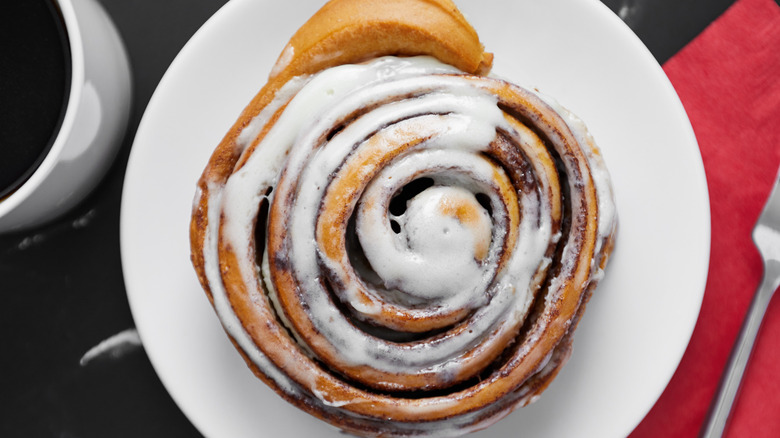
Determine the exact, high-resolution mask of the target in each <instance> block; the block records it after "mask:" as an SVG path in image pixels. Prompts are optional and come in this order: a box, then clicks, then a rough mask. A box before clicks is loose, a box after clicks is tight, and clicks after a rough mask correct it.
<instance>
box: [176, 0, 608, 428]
mask: <svg viewBox="0 0 780 438" xmlns="http://www.w3.org/2000/svg"><path fill="white" fill-rule="evenodd" d="M369 3H370V4H374V3H376V6H377V7H376V8H372V7H370V5H368V6H366V5H367V4H369ZM401 3H403V5H402V4H401ZM410 7H414V8H418V9H419V13H417V14H411V13H408V12H404V13H401V12H399V11H405V9H404V8H407V9H406V10H407V11H408V8H410ZM333 17H344V20H333ZM334 23H335V24H334ZM431 23H433V24H435V25H433V24H431ZM410 29H412V30H413V31H412V30H410ZM448 29H450V30H449V31H448ZM409 35H412V37H409ZM449 35H455V36H454V37H452V38H450V37H449ZM366 41H375V43H366ZM453 48H457V49H458V50H459V52H457V53H456V52H455V51H453V50H452V49H453ZM390 55H393V56H390ZM396 55H403V57H399V56H396ZM491 59H492V56H491V55H488V54H485V53H484V51H483V49H482V46H481V44H479V40H478V38H477V36H476V33H475V32H474V31H473V29H471V27H470V26H469V25H468V23H467V22H466V21H465V20H464V19H463V17H462V16H461V15H460V14H459V13H458V12H457V10H456V9H455V8H454V6H452V4H451V3H449V2H448V1H436V2H430V1H422V0H405V1H403V2H398V3H397V4H396V3H393V2H389V3H388V4H386V3H385V2H358V1H353V0H336V1H332V2H330V3H328V4H327V5H326V6H325V7H324V8H323V9H322V10H321V11H320V12H318V13H317V15H315V16H314V17H313V18H312V19H311V20H310V21H309V22H307V23H306V25H304V26H303V27H302V28H301V30H299V31H298V33H296V35H295V36H294V37H293V38H292V40H291V41H290V43H289V44H288V46H287V48H285V50H284V52H283V53H282V55H281V56H280V58H279V61H278V62H277V66H276V67H275V69H274V71H273V73H272V75H271V79H270V80H269V82H268V84H267V85H266V86H265V87H264V88H263V89H262V90H261V91H260V92H259V94H258V95H257V96H256V97H255V98H254V99H253V101H252V102H251V103H250V105H249V106H248V107H247V109H246V110H245V111H244V113H243V114H242V115H241V117H240V118H239V120H238V121H237V122H236V124H235V125H234V126H233V128H232V129H231V130H230V132H229V133H228V134H227V135H226V137H225V139H224V140H223V141H222V143H221V144H220V145H219V146H218V147H217V149H216V151H215V152H214V154H213V156H212V158H211V160H210V161H209V163H208V165H207V167H206V170H205V171H204V173H203V175H202V177H201V179H200V181H199V183H198V190H197V194H196V198H195V204H194V209H193V215H192V222H191V243H192V260H193V264H194V266H195V270H196V272H197V274H198V277H199V279H200V281H201V283H202V285H203V288H204V289H205V291H206V293H207V295H208V297H209V298H210V299H211V302H212V304H213V306H214V308H215V310H216V312H217V314H218V316H219V318H220V320H221V322H222V324H223V326H224V328H225V330H226V332H227V334H228V335H229V337H230V338H231V340H232V341H233V342H234V344H235V345H236V347H237V348H238V350H239V352H240V353H241V354H242V355H243V356H244V358H245V360H246V361H247V363H248V365H249V367H250V368H251V369H252V370H253V371H254V373H255V374H257V376H258V377H259V378H261V379H262V380H263V381H264V382H265V383H267V384H268V385H269V386H271V387H272V388H273V389H274V390H275V391H276V392H277V393H279V394H280V395H281V396H282V397H284V398H285V399H287V400H288V401H290V402H291V403H294V404H295V405H297V406H298V407H299V408H301V409H303V410H304V411H306V412H309V413H310V414H313V415H315V416H317V417H319V418H321V419H323V420H325V421H327V422H328V423H330V424H332V425H334V426H336V427H338V428H340V429H342V430H345V431H347V432H350V433H355V434H358V435H365V436H408V435H443V436H451V435H459V434H463V433H467V432H470V431H475V430H478V429H481V428H484V427H487V426H488V425H490V424H492V423H493V422H494V421H497V420H498V419H500V418H502V417H503V416H505V415H507V414H508V413H509V412H511V411H512V410H513V409H514V408H515V407H517V406H523V405H526V404H528V403H529V402H531V401H533V400H534V399H535V398H536V397H537V396H538V395H539V394H540V393H541V392H542V391H543V390H544V389H545V388H546V387H547V385H548V384H549V383H550V381H551V380H552V379H553V378H554V377H555V375H556V374H557V372H558V370H559V369H560V367H561V366H562V365H563V363H564V362H565V361H566V359H567V358H568V356H569V354H570V352H571V344H572V335H573V332H574V329H575V327H576V325H577V322H578V320H579V318H580V317H581V315H582V313H583V310H584V308H585V304H586V302H587V301H588V299H589V298H590V295H591V293H592V291H593V289H594V287H595V285H596V283H597V282H598V281H599V279H600V278H601V276H602V275H603V268H604V266H605V264H606V262H607V258H608V255H609V254H610V252H611V249H612V245H613V241H614V233H615V228H616V219H615V211H614V206H613V201H612V199H613V198H612V191H611V186H610V181H609V175H608V173H607V170H606V168H605V166H604V163H603V160H602V158H601V155H600V153H599V150H598V148H597V147H596V145H595V143H594V142H593V139H592V137H591V136H590V135H589V134H588V132H587V130H586V129H585V126H584V125H583V123H582V122H581V121H580V120H579V119H578V118H576V117H575V116H574V115H572V114H571V113H570V112H568V111H567V110H566V109H564V108H562V107H561V106H560V105H558V104H557V103H556V102H555V101H553V100H552V99H549V98H547V97H545V96H542V95H540V94H539V93H537V92H535V91H532V90H527V89H524V88H522V87H519V86H517V85H513V84H511V83H508V82H506V81H503V80H499V79H495V78H490V77H486V76H484V74H485V73H486V72H487V70H488V69H489V65H490V62H491Z"/></svg>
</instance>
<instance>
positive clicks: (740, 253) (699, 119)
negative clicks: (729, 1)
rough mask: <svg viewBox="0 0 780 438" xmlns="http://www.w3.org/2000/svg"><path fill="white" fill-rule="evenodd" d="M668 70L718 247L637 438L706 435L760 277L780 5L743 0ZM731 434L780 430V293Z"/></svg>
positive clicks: (778, 111)
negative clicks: (758, 239)
mask: <svg viewBox="0 0 780 438" xmlns="http://www.w3.org/2000/svg"><path fill="white" fill-rule="evenodd" d="M664 70H665V71H666V74H667V75H668V76H669V79H670V80H671V82H672V84H673V85H674V87H675V89H676V90H677V93H678V94H679V96H680V99H681V100H682V103H683V105H684V106H685V109H686V111H687V112H688V117H689V118H690V120H691V124H692V125H693V129H694V131H695V133H696V138H697V139H698V141H699V147H700V148H701V154H702V158H703V160H704V168H705V172H706V174H707V184H708V186H709V191H710V208H711V214H712V247H711V248H712V249H711V255H710V269H709V277H708V280H707V286H706V290H705V294H704V302H703V304H702V308H701V313H700V315H699V320H698V322H697V324H696V328H695V330H694V333H693V337H692V338H691V341H690V344H689V345H688V349H687V351H686V353H685V355H684V356H683V359H682V362H681V363H680V366H679V367H678V369H677V371H676V373H675V375H674V377H673V378H672V380H671V382H670V383H669V385H668V386H667V388H666V390H665V391H664V393H663V395H662V396H661V398H660V399H659V400H658V402H657V403H656V405H655V406H654V407H653V409H652V410H651V411H650V413H649V414H648V415H647V417H645V419H644V420H643V421H642V423H641V424H640V425H639V426H638V427H637V428H636V430H634V432H633V433H632V434H631V437H632V438H644V437H653V438H655V437H695V436H697V435H698V433H699V429H700V428H701V425H702V423H703V421H704V417H705V415H706V413H707V410H708V409H709V405H710V402H711V400H712V398H713V396H714V395H715V391H716V389H717V386H718V383H719V381H720V376H721V373H722V371H723V367H724V366H725V364H726V360H727V359H728V356H729V353H730V352H731V348H732V345H733V343H734V341H735V339H736V336H737V333H738V332H739V329H740V326H741V324H742V320H743V318H744V316H745V313H746V311H747V308H748V305H749V304H750V301H751V299H752V297H753V294H754V292H755V290H756V288H757V287H758V285H759V284H760V281H761V275H762V264H761V259H760V256H759V253H758V251H757V250H756V249H755V247H754V245H753V243H752V240H751V231H752V229H753V226H754V224H755V222H756V220H757V219H758V215H759V214H760V212H761V209H762V208H763V205H764V202H765V201H766V197H767V196H768V195H769V192H770V190H771V186H772V184H773V183H774V177H775V175H776V173H777V170H778V166H779V165H780V7H778V5H777V4H776V3H775V2H774V1H773V0H739V1H738V2H737V3H736V4H734V5H733V6H732V7H731V8H730V9H728V10H727V11H726V12H725V13H724V14H723V15H722V16H721V17H720V18H719V19H718V20H716V21H715V22H714V23H713V24H711V25H710V26H709V27H708V28H707V29H706V30H705V31H704V32H703V33H702V34H701V35H699V36H698V37H697V38H696V39H695V40H694V41H693V42H691V43H690V44H689V45H688V46H686V47H685V48H684V49H683V50H682V51H680V52H679V53H678V54H677V55H675V56H674V57H673V58H672V59H671V60H669V61H668V62H667V63H666V64H665V65H664ZM778 294H779V295H780V293H778ZM725 436H726V437H751V438H753V437H780V297H777V296H776V297H775V298H774V299H773V301H772V303H771V304H770V307H769V310H768V311H767V314H766V316H765V319H764V324H763V327H762V329H761V331H760V332H759V339H758V340H757V342H756V344H755V347H754V350H753V358H752V360H751V362H750V364H749V366H748V369H747V370H746V372H745V377H744V380H743V385H742V391H741V394H740V395H739V398H738V400H737V404H736V405H735V408H734V411H733V413H732V418H731V423H730V425H729V426H728V428H727V430H726V434H725Z"/></svg>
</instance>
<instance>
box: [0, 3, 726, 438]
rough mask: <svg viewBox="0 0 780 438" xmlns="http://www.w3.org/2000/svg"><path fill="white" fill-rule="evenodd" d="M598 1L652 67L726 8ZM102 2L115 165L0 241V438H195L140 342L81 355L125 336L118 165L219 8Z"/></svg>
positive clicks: (128, 325)
mask: <svg viewBox="0 0 780 438" xmlns="http://www.w3.org/2000/svg"><path fill="white" fill-rule="evenodd" d="M18 1H22V0H18ZM603 1H604V3H605V4H607V5H608V6H609V7H610V8H611V9H612V10H613V11H615V12H616V13H617V14H618V15H620V16H621V18H623V19H624V21H626V23H628V24H629V26H630V27H631V28H632V29H634V31H635V32H636V33H637V34H638V35H639V37H640V38H641V39H642V41H644V43H645V44H646V45H647V46H648V48H649V49H650V51H651V52H652V53H653V55H654V56H655V57H656V59H657V60H658V61H659V62H660V63H663V62H664V61H666V60H667V59H668V58H669V57H671V56H672V55H674V54H675V53H676V52H677V51H678V50H679V49H680V48H682V47H683V46H684V45H685V44H687V43H688V42H689V41H690V40H691V39H692V38H694V37H695V36H696V35H698V34H699V33H700V32H701V31H702V30H703V29H704V28H705V27H706V26H707V25H708V24H709V23H710V22H712V20H714V19H715V18H716V17H718V16H719V15H720V14H721V13H722V12H723V11H724V10H725V9H726V8H727V7H728V6H729V5H730V4H732V3H733V0H603ZM99 2H100V3H101V4H102V5H103V6H104V7H105V9H106V10H107V12H108V13H109V15H110V16H111V17H112V18H113V20H114V22H115V24H116V26H117V28H118V29H119V32H120V34H121V35H122V37H123V38H124V41H125V44H126V47H127V49H128V52H129V55H130V59H131V64H132V69H133V77H134V103H133V105H134V106H133V111H132V113H131V116H130V125H129V128H128V131H127V134H126V135H125V138H124V142H123V144H122V148H121V151H120V153H119V156H118V158H117V160H116V162H115V163H114V165H113V167H112V168H111V170H110V171H109V173H108V175H107V176H106V178H105V179H104V180H103V182H102V184H101V185H100V186H99V187H98V188H97V190H96V191H95V192H93V193H92V195H90V197H88V198H87V199H86V200H85V201H84V202H83V203H81V204H80V205H79V206H78V207H76V208H75V209H74V210H73V211H71V212H70V213H68V214H67V215H65V216H64V217H62V218H61V219H59V220H57V221H56V222H54V223H51V224H48V225H46V226H43V227H40V228H37V229H33V230H28V231H26V232H23V233H16V234H5V235H0V279H2V280H0V291H2V294H3V298H4V299H5V301H4V302H3V305H2V306H0V321H2V333H1V334H0V339H1V341H0V342H1V345H2V348H3V351H2V359H0V394H2V395H0V404H1V405H2V409H1V410H0V436H3V437H6V436H9V437H58V438H89V437H106V436H110V437H138V436H146V437H197V436H199V433H198V432H197V430H196V429H195V428H194V427H193V426H192V425H191V424H190V422H189V421H188V420H187V419H186V418H185V417H184V415H183V414H182V413H181V412H180V411H179V409H178V408H177V407H176V405H175V404H174V403H173V401H172V400H171V398H170V396H169V395H168V394H167V392H166V391H165V389H164V388H163V386H162V384H161V383H160V381H159V379H158V378H157V376H156V374H155V372H154V370H153V368H152V366H151V364H150V362H149V359H148V358H147V356H146V355H145V354H144V351H143V348H142V347H141V346H139V345H137V344H134V343H133V342H130V343H129V344H128V345H129V346H128V347H127V348H124V349H120V350H114V351H113V354H106V355H102V356H99V357H96V358H94V359H93V360H88V361H82V357H84V354H85V353H86V352H87V351H89V350H90V349H91V348H92V347H94V346H95V345H97V344H99V343H100V342H101V341H102V340H104V339H107V338H110V337H111V336H113V335H116V334H117V333H120V332H124V333H125V334H127V335H128V337H129V338H130V339H131V340H132V338H133V334H134V332H133V328H134V324H133V318H132V315H131V313H130V309H129V307H128V303H127V297H126V295H125V286H124V280H123V277H122V267H121V261H120V252H119V210H120V203H121V192H122V181H123V178H124V173H125V165H126V163H127V158H128V155H129V153H130V149H131V147H132V143H133V137H134V135H135V132H136V129H137V127H138V123H139V121H140V119H141V116H142V115H143V112H144V109H145V108H146V105H147V103H148V102H149V99H150V98H151V96H152V94H153V92H154V90H155V87H156V86H157V83H158V82H159V80H160V79H161V77H162V75H163V74H164V73H165V71H166V69H167V68H168V65H169V64H170V63H171V61H172V60H173V58H174V57H175V56H176V54H177V53H178V51H179V50H180V49H181V48H182V47H183V46H184V44H185V43H186V42H187V40H188V39H189V38H190V36H191V35H192V34H193V33H194V32H195V31H196V30H197V29H198V28H199V27H200V26H201V25H202V24H203V23H204V22H205V21H206V20H207V19H208V18H209V17H210V16H211V15H212V14H213V13H214V12H216V11H217V10H218V9H219V8H220V7H221V6H222V5H223V4H224V3H226V1H224V0H162V1H161V0H136V1H132V2H129V1H125V0H99ZM1 57H2V54H0V60H1ZM0 111H2V110H0Z"/></svg>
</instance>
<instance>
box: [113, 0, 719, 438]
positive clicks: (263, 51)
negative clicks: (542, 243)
mask: <svg viewBox="0 0 780 438" xmlns="http://www.w3.org/2000/svg"><path fill="white" fill-rule="evenodd" d="M319 4H320V1H318V0H310V1H297V2H295V7H292V6H291V4H290V3H289V2H279V1H271V0H264V1H259V0H234V1H232V2H231V3H229V4H228V5H226V6H225V7H224V8H223V9H222V10H220V11H219V12H218V13H217V14H216V15H215V16H214V17H213V18H212V19H211V20H209V21H208V22H207V23H206V24H205V25H204V26H203V28H202V29H201V30H200V31H199V32H198V33H197V34H196V35H195V36H194V37H193V38H192V40H191V41H190V42H189V43H188V44H187V46H186V47H185V48H184V50H182V52H181V53H180V55H179V56H178V57H177V58H176V60H175V62H174V63H173V64H172V65H171V67H170V69H169V70H168V72H167V74H166V75H165V77H164V78H163V80H162V82H161V83H160V85H159V87H158V89H157V91H156V93H155V95H154V97H153V99H152V100H151V102H150V103H149V106H148V108H147V110H146V114H145V116H144V118H143V121H142V123H141V126H140V128H139V130H138V134H137V136H136V140H135V144H134V146H133V150H132V155H131V157H130V162H129V164H128V169H127V176H126V180H125V187H124V194H123V201H122V216H121V219H122V224H121V242H122V262H123V267H124V274H125V281H126V285H127V293H128V298H129V300H130V305H131V308H132V311H133V316H134V318H135V322H136V326H137V328H138V331H139V333H140V335H141V338H142V340H143V343H144V346H145V348H146V351H147V353H148V355H149V358H150V359H151V361H152V364H153V365H154V367H155V369H156V371H157V373H158V374H159V376H160V379H161V380H162V382H163V384H164V385H165V387H166V388H167V389H168V391H169V392H170V394H171V395H172V397H173V399H174V400H175V401H176V403H178V405H179V406H180V407H181V409H182V410H183V411H184V413H185V414H186V415H187V416H188V417H189V419H190V420H191V421H192V422H193V423H194V424H195V426H196V427H197V428H198V429H199V430H200V431H201V432H202V433H203V434H204V435H206V436H207V437H211V438H217V437H230V438H236V437H254V438H256V437H276V436H289V437H308V436H333V437H336V436H338V433H337V432H335V431H334V430H333V429H331V428H330V427H328V426H326V425H325V424H324V423H321V422H320V421H318V420H316V419H314V418H312V417H309V416H308V415H306V414H304V413H302V412H300V411H298V410H297V409H296V408H293V407H291V406H289V405H287V404H286V403H285V402H284V401H282V400H281V398H279V397H278V396H276V395H275V394H274V393H273V392H272V391H271V390H269V389H268V388H266V387H265V385H264V384H263V383H262V382H260V381H259V380H258V379H256V378H255V377H254V376H253V375H252V373H251V372H250V371H249V370H248V368H247V367H246V366H245V365H244V362H243V361H242V359H241V358H240V357H239V355H238V353H237V352H236V351H235V350H234V348H233V346H232V345H231V344H230V342H229V341H228V339H227V337H226V335H225V334H224V333H223V331H222V329H221V327H220V325H219V322H218V320H217V318H216V316H215V315H214V312H213V311H212V309H211V307H210V306H209V303H208V301H207V300H206V297H205V295H204V294H203V292H202V291H201V288H200V286H199V284H198V282H197V280H196V278H195V274H194V272H193V270H192V268H191V266H190V261H189V246H188V245H189V244H188V226H189V217H190V209H191V201H192V199H193V196H194V192H195V182H196V180H197V179H198V177H199V175H200V173H201V171H202V169H203V167H204V166H205V164H206V161H207V159H208V157H209V155H210V154H211V152H212V150H213V148H214V147H215V146H216V145H217V143H218V142H219V140H220V139H221V137H222V136H223V135H224V134H225V132H227V130H228V128H229V127H230V125H231V124H232V123H233V121H234V120H235V118H236V117H237V116H238V114H239V112H240V111H241V110H242V109H243V107H244V105H246V104H247V103H248V101H249V100H250V99H251V98H252V96H253V95H254V94H255V92H256V91H257V90H258V89H259V88H260V87H261V86H262V85H263V83H264V82H265V79H266V77H267V74H268V72H269V71H270V69H271V65H272V64H273V63H274V61H275V60H276V57H277V55H278V53H279V52H280V51H281V49H282V48H283V47H284V44H285V43H286V41H287V39H288V38H289V37H290V36H291V35H292V34H293V32H294V31H295V30H296V29H297V28H298V27H299V26H300V25H301V24H302V23H303V22H304V21H305V20H306V19H307V18H308V17H309V16H310V15H311V14H312V13H314V11H315V10H316V9H317V8H318V7H319ZM461 7H462V10H463V11H464V13H465V14H466V15H467V17H468V18H469V19H470V20H471V22H472V24H473V25H474V27H475V28H476V29H477V31H478V32H479V33H480V36H481V38H482V40H483V42H484V43H485V45H486V47H487V48H488V50H490V51H492V52H494V53H495V55H496V58H495V67H494V72H495V73H497V74H499V75H501V76H503V77H506V78H511V79H512V80H513V81H514V82H517V83H519V84H521V85H526V86H535V87H538V88H539V89H540V90H541V91H543V92H545V93H546V94H548V95H551V96H553V97H555V98H557V99H558V100H559V101H560V102H561V103H562V104H563V105H564V106H566V107H568V108H569V109H571V110H572V111H573V112H574V113H575V114H578V115H579V116H580V117H581V118H582V119H583V120H585V122H586V123H587V124H588V126H589V127H590V130H591V132H592V133H593V135H594V136H595V138H596V140H597V142H598V143H599V144H600V145H601V148H602V151H603V154H604V156H605V158H606V161H607V164H608V166H609V168H610V170H611V172H612V176H613V179H614V186H615V191H616V196H617V205H618V211H619V214H620V229H619V236H618V241H617V249H616V251H615V253H614V256H613V258H612V259H611V260H610V266H609V267H608V272H607V276H606V278H605V279H604V281H603V282H602V284H601V285H600V288H599V289H598V290H597V293H596V294H595V295H594V297H593V299H592V300H591V302H590V304H589V305H588V311H587V312H586V314H585V318H584V319H583V321H582V323H581V324H580V327H579V329H578V332H577V335H576V337H575V348H574V354H573V356H572V358H571V360H570V361H569V363H568V364H567V366H566V367H564V369H563V371H562V372H561V374H560V375H559V377H558V378H557V379H556V380H555V381H554V382H553V383H552V385H551V386H550V388H549V389H548V390H547V391H546V392H545V393H544V395H543V396H542V397H541V399H540V400H539V401H538V402H537V403H535V404H533V405H532V406H530V407H528V408H525V409H521V410H519V411H516V412H515V413H513V414H512V415H511V416H510V417H509V418H507V419H505V420H503V421H501V422H500V423H498V424H496V425H495V426H493V427H491V428H490V429H488V430H487V431H484V432H481V433H479V436H485V437H487V436H490V437H499V436H516V435H518V434H519V433H520V432H522V435H523V436H525V437H566V436H577V437H588V436H593V437H602V438H603V437H619V436H625V435H627V434H628V433H630V431H631V430H632V429H633V428H634V427H635V426H636V425H637V424H638V423H639V421H640V420H641V419H642V418H643V417H644V415H645V414H646V413H647V411H648V410H649V409H650V408H651V407H652V405H653V403H654V402H655V400H656V399H657V398H658V396H659V395H660V394H661V392H662V391H663V389H664V387H665V386H666V384H667V383H668V381H669V379H670V378H671V376H672V374H673V372H674V370H675V368H676V367H677V364H678V363H679V360H680V358H681V357H682V354H683V352H684V350H685V348H686V346H687V344H688V340H689V338H690V335H691V332H692V331H693V327H694V324H695V322H696V318H697V316H698V312H699V307H700V305H701V299H702V294H703V291H704V284H705V280H706V272H707V265H708V257H709V238H710V231H709V223H710V222H709V205H708V196H707V188H706V182H705V178H704V171H703V167H702V162H701V158H700V155H699V150H698V147H697V144H696V140H695V138H694V135H693V132H692V130H691V127H690V124H689V122H688V119H687V117H686V115H685V112H684V110H683V108H682V106H681V104H680V102H679V100H678V98H677V95H676V94H675V92H674V90H673V89H672V87H671V85H670V84H669V82H668V80H667V78H666V76H665V75H664V73H663V71H662V70H661V68H660V67H659V65H658V64H657V63H656V62H655V60H654V59H653V58H652V56H651V55H650V53H649V52H648V51H647V49H646V48H645V47H644V46H643V45H642V44H641V42H640V41H639V40H638V39H637V37H636V36H635V35H634V34H633V33H632V32H631V31H630V30H629V29H628V28H627V27H626V26H625V25H624V24H623V23H622V22H621V21H620V20H619V19H618V18H617V17H616V16H615V15H614V14H612V13H611V12H610V11H609V10H608V9H607V8H606V7H605V6H603V5H602V4H601V3H599V2H597V1H595V0H590V1H583V0H547V1H538V0H523V1H510V0H491V1H479V2H475V1H471V2H467V1H462V2H461Z"/></svg>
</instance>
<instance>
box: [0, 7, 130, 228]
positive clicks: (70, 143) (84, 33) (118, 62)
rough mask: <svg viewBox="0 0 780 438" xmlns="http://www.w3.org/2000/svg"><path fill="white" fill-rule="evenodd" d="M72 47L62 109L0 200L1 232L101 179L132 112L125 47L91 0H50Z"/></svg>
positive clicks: (57, 207)
mask: <svg viewBox="0 0 780 438" xmlns="http://www.w3.org/2000/svg"><path fill="white" fill-rule="evenodd" d="M53 3H54V6H56V7H58V8H59V11H60V12H61V16H62V21H63V23H64V27H65V33H66V34H67V39H68V41H69V47H70V65H71V70H70V84H69V90H70V91H69V93H68V94H67V101H66V104H65V110H64V117H63V118H62V122H61V125H60V128H59V131H58V134H57V135H56V137H55V138H54V141H53V143H52V144H51V147H50V148H49V150H48V152H47V153H46V155H45V156H44V157H43V160H42V161H40V164H39V165H38V166H37V168H36V169H35V170H34V172H33V173H32V174H30V176H29V178H27V179H26V180H25V181H24V182H23V183H22V184H21V185H20V186H18V187H17V188H16V189H15V190H14V191H13V192H11V193H10V194H9V195H7V196H6V197H5V198H4V199H2V200H0V233H1V232H8V231H14V230H20V229H23V228H29V227H33V226H36V225H40V224H42V223H44V222H46V221H49V220H52V219H54V218H56V217H57V216H59V215H61V214H63V213H65V212H67V211H68V210H69V209H71V208H72V207H74V206H75V205H76V204H77V203H79V202H80V201H81V200H83V199H84V198H85V197H86V195H87V194H89V193H90V191H91V190H92V189H94V188H95V186H96V185H97V184H98V182H99V181H100V180H101V179H102V177H103V176H104V175H105V173H106V171H107V170H108V168H109V167H110V165H111V163H112V161H113V160H114V158H115V157H116V154H117V151H118V149H119V147H120V146H121V144H122V140H123V137H124V133H125V130H126V128H127V122H128V118H129V115H130V103H131V77H130V66H129V63H128V58H127V52H126V51H125V47H124V45H123V43H122V40H121V38H120V36H119V33H118V32H117V30H116V28H115V27H114V24H113V23H112V22H111V20H110V18H109V17H108V15H107V14H106V12H105V10H103V8H102V6H101V5H100V4H98V3H97V2H96V1H95V0H54V1H53Z"/></svg>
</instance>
